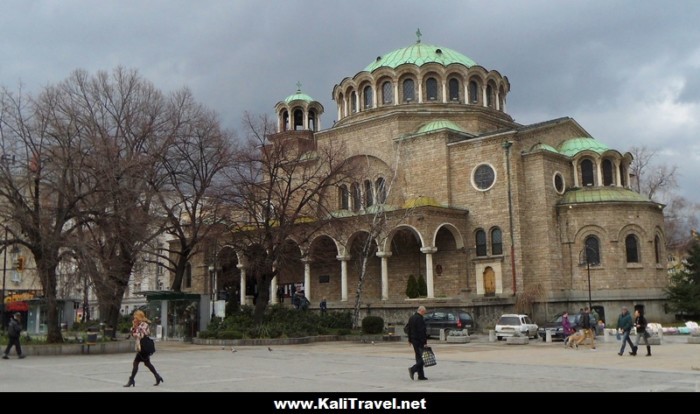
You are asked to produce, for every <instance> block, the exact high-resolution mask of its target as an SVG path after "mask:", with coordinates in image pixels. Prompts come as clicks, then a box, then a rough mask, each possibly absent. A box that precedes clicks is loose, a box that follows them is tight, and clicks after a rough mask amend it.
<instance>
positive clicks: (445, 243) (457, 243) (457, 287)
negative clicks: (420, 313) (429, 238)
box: [432, 223, 468, 297]
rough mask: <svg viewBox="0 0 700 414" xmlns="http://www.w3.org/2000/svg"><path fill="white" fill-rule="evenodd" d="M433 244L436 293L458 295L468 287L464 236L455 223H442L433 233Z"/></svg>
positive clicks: (449, 295)
mask: <svg viewBox="0 0 700 414" xmlns="http://www.w3.org/2000/svg"><path fill="white" fill-rule="evenodd" d="M433 246H435V253H433V258H432V259H433V260H432V263H433V267H434V270H435V271H434V272H433V274H434V277H433V281H434V283H433V285H434V289H435V290H434V295H435V296H438V297H439V296H447V297H454V296H457V295H458V294H459V292H460V291H461V289H464V288H466V287H468V282H467V261H466V260H465V259H466V258H465V255H464V237H463V236H462V234H461V233H460V231H459V230H458V229H457V227H455V226H454V225H453V224H451V223H442V224H440V225H439V226H438V227H437V229H436V230H435V233H434V235H433ZM438 270H440V271H438Z"/></svg>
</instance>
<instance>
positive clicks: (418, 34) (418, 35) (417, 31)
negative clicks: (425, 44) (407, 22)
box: [416, 28, 423, 43]
mask: <svg viewBox="0 0 700 414" xmlns="http://www.w3.org/2000/svg"><path fill="white" fill-rule="evenodd" d="M421 36H423V35H422V34H421V32H420V28H419V29H418V30H416V37H417V38H418V42H417V43H420V37H421Z"/></svg>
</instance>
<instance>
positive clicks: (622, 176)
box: [620, 164, 627, 187]
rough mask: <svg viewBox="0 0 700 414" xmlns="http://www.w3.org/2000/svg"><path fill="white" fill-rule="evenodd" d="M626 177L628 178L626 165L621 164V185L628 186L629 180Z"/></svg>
mask: <svg viewBox="0 0 700 414" xmlns="http://www.w3.org/2000/svg"><path fill="white" fill-rule="evenodd" d="M625 178H627V172H626V171H625V167H624V166H623V165H622V164H620V185H622V186H623V187H627V180H626V179H625Z"/></svg>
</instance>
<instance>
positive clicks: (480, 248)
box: [475, 229, 486, 256]
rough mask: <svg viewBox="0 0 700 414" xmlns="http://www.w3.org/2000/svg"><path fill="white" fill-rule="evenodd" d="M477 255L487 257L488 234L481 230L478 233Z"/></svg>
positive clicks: (476, 235)
mask: <svg viewBox="0 0 700 414" xmlns="http://www.w3.org/2000/svg"><path fill="white" fill-rule="evenodd" d="M475 237H476V255H477V256H486V232H485V231H483V230H481V229H479V230H477V231H476V234H475Z"/></svg>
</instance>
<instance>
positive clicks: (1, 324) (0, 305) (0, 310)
mask: <svg viewBox="0 0 700 414" xmlns="http://www.w3.org/2000/svg"><path fill="white" fill-rule="evenodd" d="M2 253H3V254H2V300H0V315H2V320H0V328H2V329H3V330H4V329H5V277H6V276H7V226H5V245H3V246H2Z"/></svg>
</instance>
